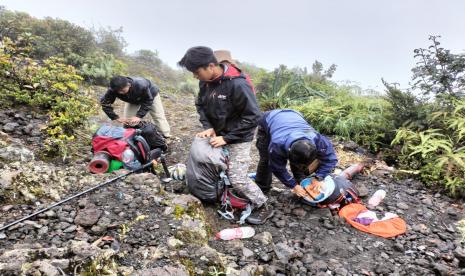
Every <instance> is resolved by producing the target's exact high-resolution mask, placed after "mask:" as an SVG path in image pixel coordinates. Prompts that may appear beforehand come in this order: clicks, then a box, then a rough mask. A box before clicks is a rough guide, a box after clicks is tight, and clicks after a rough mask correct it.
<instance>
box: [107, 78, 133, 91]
mask: <svg viewBox="0 0 465 276" xmlns="http://www.w3.org/2000/svg"><path fill="white" fill-rule="evenodd" d="M110 88H111V90H113V91H116V93H119V94H127V93H128V92H129V88H131V82H130V81H129V79H128V78H126V77H123V76H115V77H113V78H111V80H110Z"/></svg>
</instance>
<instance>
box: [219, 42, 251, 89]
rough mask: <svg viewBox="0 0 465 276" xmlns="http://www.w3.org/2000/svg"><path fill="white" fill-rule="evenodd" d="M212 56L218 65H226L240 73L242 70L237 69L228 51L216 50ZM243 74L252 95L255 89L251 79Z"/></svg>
mask: <svg viewBox="0 0 465 276" xmlns="http://www.w3.org/2000/svg"><path fill="white" fill-rule="evenodd" d="M213 54H214V55H215V58H216V60H217V61H218V62H219V63H222V64H226V65H228V66H234V67H235V68H236V69H237V70H239V71H240V72H242V70H241V69H239V67H238V66H237V62H236V61H235V60H234V59H233V58H232V56H231V52H230V51H228V50H216V51H214V52H213ZM243 74H244V76H245V79H246V80H247V82H248V83H249V84H250V86H251V87H252V91H253V93H254V94H255V87H254V86H253V83H252V79H250V76H249V74H245V73H243Z"/></svg>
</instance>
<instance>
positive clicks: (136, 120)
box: [127, 116, 141, 126]
mask: <svg viewBox="0 0 465 276" xmlns="http://www.w3.org/2000/svg"><path fill="white" fill-rule="evenodd" d="M140 120H141V119H140V118H139V117H137V116H134V117H131V118H129V119H128V121H127V124H128V125H131V126H136V125H138V124H139V123H140Z"/></svg>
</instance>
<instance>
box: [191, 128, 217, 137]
mask: <svg viewBox="0 0 465 276" xmlns="http://www.w3.org/2000/svg"><path fill="white" fill-rule="evenodd" d="M195 136H197V137H200V138H205V137H215V136H216V133H215V130H213V128H209V129H207V130H204V131H202V132H199V133H197V134H195Z"/></svg>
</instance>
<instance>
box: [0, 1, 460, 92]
mask: <svg viewBox="0 0 465 276" xmlns="http://www.w3.org/2000/svg"><path fill="white" fill-rule="evenodd" d="M0 5H4V6H6V8H7V9H10V10H18V11H24V12H27V13H29V14H31V15H33V16H35V17H38V18H43V17H45V16H51V17H55V18H56V17H58V18H61V19H66V20H69V21H71V22H73V23H76V24H78V25H81V26H84V27H97V28H98V27H100V26H111V27H112V28H118V27H120V26H122V27H123V30H124V37H125V39H126V41H127V42H128V43H129V46H128V48H127V50H128V52H133V51H135V50H138V49H151V50H157V51H158V52H159V56H160V58H161V59H162V60H163V61H165V62H166V63H168V64H169V65H170V66H172V67H174V68H176V62H177V61H178V60H179V59H180V58H181V57H182V56H183V54H184V53H185V51H186V50H187V49H188V48H189V47H191V46H197V45H205V46H209V47H211V48H213V49H229V50H231V52H232V53H233V57H234V58H235V59H238V60H240V61H246V62H250V63H253V64H255V65H257V66H260V67H264V68H266V69H273V68H275V67H277V66H278V65H279V64H285V65H287V66H289V67H293V66H300V67H304V66H306V67H307V68H309V69H310V68H311V65H312V63H313V62H314V60H315V59H317V60H319V61H321V62H323V64H324V65H325V67H328V66H329V65H330V64H332V63H335V64H337V65H338V68H337V71H336V74H335V75H334V79H335V80H341V81H343V80H350V81H354V82H357V83H359V84H360V85H362V86H363V87H364V88H368V87H371V88H377V89H379V90H382V84H381V78H384V79H386V80H387V81H388V82H398V83H400V84H401V86H402V87H406V86H407V84H408V82H409V80H410V77H411V72H410V69H411V68H412V67H413V66H414V62H415V61H414V59H413V49H415V48H418V47H424V48H426V47H427V46H428V45H429V41H428V36H429V35H430V34H439V35H441V36H442V38H441V40H440V41H441V42H442V46H444V47H445V48H447V49H451V50H452V51H453V52H456V53H457V52H464V51H465V50H464V49H465V35H464V34H465V16H464V14H465V1H461V0H442V1H441V0H391V1H375V0H351V1H348V0H338V1H336V0H321V1H312V0H287V1H276V0H248V1H214V0H196V1H188V0H185V1H182V0H168V1H158V0H157V1H155V0H153V1H149V0H140V1H137V0H133V1H122V0H118V1H115V0H113V1H109V0H94V1H89V0H80V1H67V0H61V1H59V0H40V1H34V0H2V1H0Z"/></svg>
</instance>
